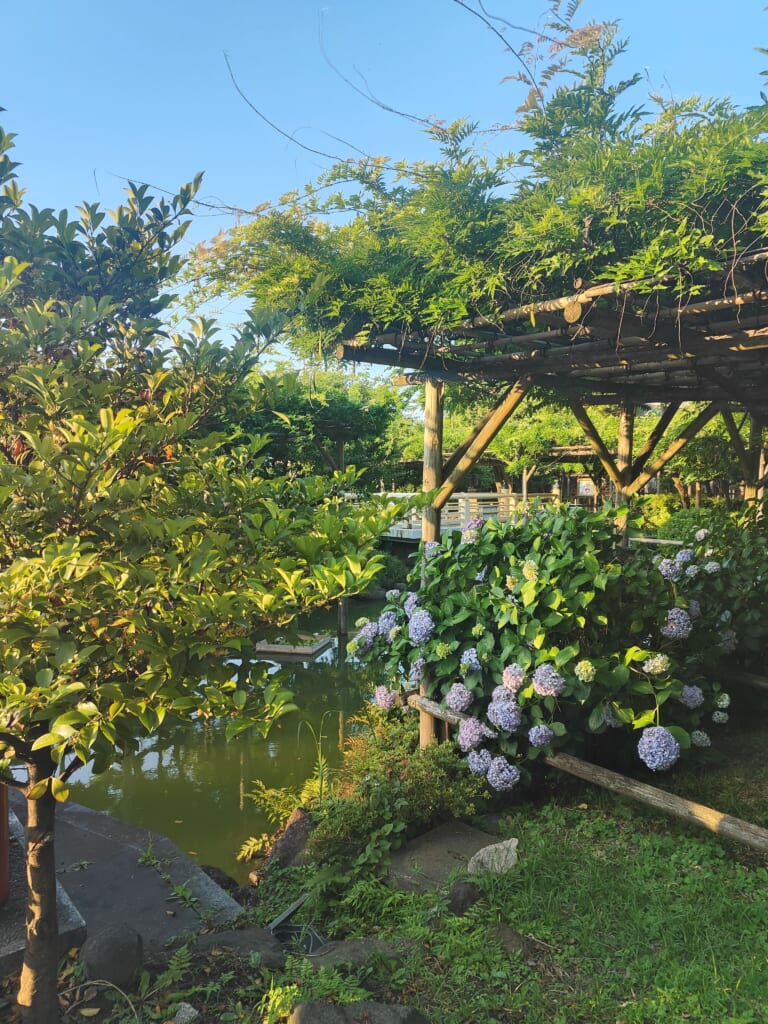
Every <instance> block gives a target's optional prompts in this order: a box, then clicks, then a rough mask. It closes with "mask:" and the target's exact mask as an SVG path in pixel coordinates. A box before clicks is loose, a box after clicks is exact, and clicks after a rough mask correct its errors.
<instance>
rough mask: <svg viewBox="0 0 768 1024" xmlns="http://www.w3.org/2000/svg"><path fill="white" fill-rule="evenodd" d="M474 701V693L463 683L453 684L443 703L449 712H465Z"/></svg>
mask: <svg viewBox="0 0 768 1024" xmlns="http://www.w3.org/2000/svg"><path fill="white" fill-rule="evenodd" d="M474 699H475V695H474V693H472V691H471V690H470V689H469V688H468V687H466V686H465V685H464V683H454V684H453V686H452V687H451V688H450V690H449V691H448V693H446V695H445V703H446V704H447V705H448V707H449V708H450V709H451V711H466V710H467V708H468V707H469V706H470V704H471V703H472V701H473V700H474Z"/></svg>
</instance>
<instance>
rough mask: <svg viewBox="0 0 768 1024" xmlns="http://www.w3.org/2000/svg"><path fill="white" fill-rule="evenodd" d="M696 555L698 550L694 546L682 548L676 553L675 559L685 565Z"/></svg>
mask: <svg viewBox="0 0 768 1024" xmlns="http://www.w3.org/2000/svg"><path fill="white" fill-rule="evenodd" d="M695 557H696V552H695V551H694V550H693V548H680V550H679V551H678V552H677V554H676V555H675V561H676V562H680V564H681V565H685V563H686V562H690V561H691V559H692V558H695Z"/></svg>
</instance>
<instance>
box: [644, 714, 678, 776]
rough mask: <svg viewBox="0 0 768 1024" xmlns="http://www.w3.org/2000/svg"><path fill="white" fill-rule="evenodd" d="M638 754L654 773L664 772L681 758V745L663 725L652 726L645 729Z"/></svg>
mask: <svg viewBox="0 0 768 1024" xmlns="http://www.w3.org/2000/svg"><path fill="white" fill-rule="evenodd" d="M637 753H638V754H639V756H640V760H641V761H643V762H645V764H646V765H647V766H648V767H649V768H650V769H651V771H652V772H664V771H666V770H667V769H668V768H671V767H672V765H673V764H675V762H676V761H677V759H678V758H679V757H680V744H679V743H678V742H677V740H676V739H675V737H674V736H673V735H672V733H671V732H669V730H668V729H665V728H664V727H663V726H661V725H651V726H649V727H648V728H647V729H643V735H642V736H641V737H640V739H639V741H638V744H637Z"/></svg>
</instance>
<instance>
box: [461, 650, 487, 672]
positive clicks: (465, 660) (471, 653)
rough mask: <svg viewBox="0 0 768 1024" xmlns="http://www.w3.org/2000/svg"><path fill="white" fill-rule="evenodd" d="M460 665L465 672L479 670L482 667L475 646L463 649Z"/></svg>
mask: <svg viewBox="0 0 768 1024" xmlns="http://www.w3.org/2000/svg"><path fill="white" fill-rule="evenodd" d="M461 666H462V668H463V669H464V671H466V672H479V671H480V670H481V669H482V665H481V664H480V659H479V658H478V656H477V648H476V647H468V648H467V649H466V651H464V653H463V654H462V656H461Z"/></svg>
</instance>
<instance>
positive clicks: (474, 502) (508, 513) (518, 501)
mask: <svg viewBox="0 0 768 1024" xmlns="http://www.w3.org/2000/svg"><path fill="white" fill-rule="evenodd" d="M389 497H393V498H406V497H407V498H410V497H412V494H411V493H410V492H399V493H394V492H393V493H391V494H390V495H389ZM556 497H557V495H553V494H552V493H550V492H548V493H546V494H528V495H523V494H514V493H509V492H508V493H497V492H495V491H471V492H469V491H468V492H464V493H459V494H454V496H453V497H452V498H450V499H449V500H448V501H447V502H446V503H445V505H444V506H443V508H442V511H441V513H440V532H441V533H450V531H451V530H460V529H461V528H462V526H463V525H464V523H466V521H467V520H468V519H472V518H473V517H474V516H482V518H483V519H501V520H506V519H511V518H513V516H515V515H519V514H520V513H521V512H522V511H523V510H524V509H526V508H528V507H530V505H531V504H532V503H533V502H534V501H536V500H538V501H552V500H553V499H555V498H556ZM422 514H423V513H422V511H421V509H415V510H414V511H413V512H411V513H410V514H409V515H408V516H407V517H406V518H405V519H400V520H398V521H397V522H396V523H394V524H393V525H392V526H391V527H390V529H389V530H388V532H387V533H385V534H384V536H385V537H387V538H388V539H389V540H399V541H406V542H410V543H418V542H419V541H420V540H421V517H422Z"/></svg>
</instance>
